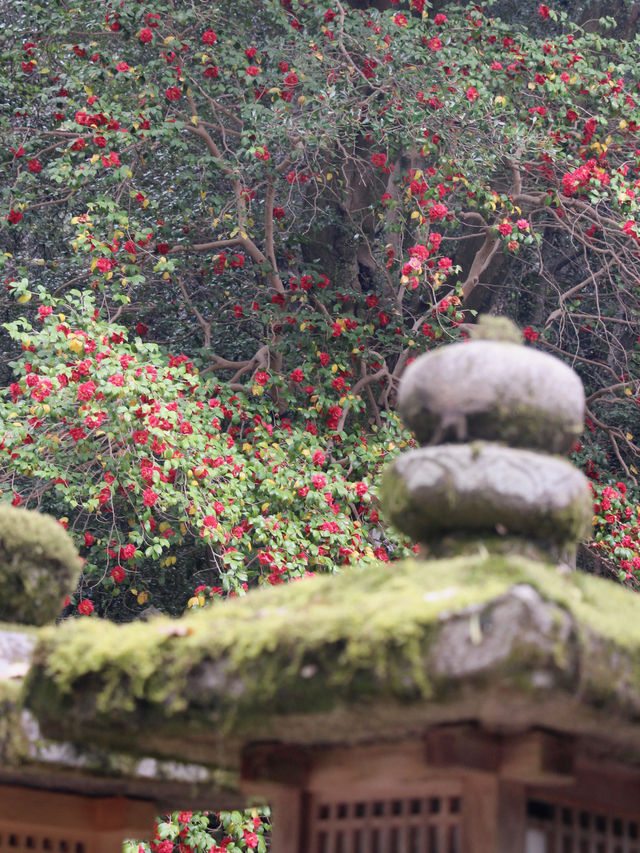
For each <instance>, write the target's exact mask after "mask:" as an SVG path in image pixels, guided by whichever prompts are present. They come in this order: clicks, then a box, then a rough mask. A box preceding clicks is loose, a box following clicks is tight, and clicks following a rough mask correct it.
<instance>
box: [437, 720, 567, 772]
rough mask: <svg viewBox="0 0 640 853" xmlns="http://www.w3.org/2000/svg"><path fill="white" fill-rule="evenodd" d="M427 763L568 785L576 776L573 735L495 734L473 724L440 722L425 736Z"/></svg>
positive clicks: (438, 766)
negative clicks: (447, 724) (440, 723)
mask: <svg viewBox="0 0 640 853" xmlns="http://www.w3.org/2000/svg"><path fill="white" fill-rule="evenodd" d="M424 743H425V760H426V763H427V764H428V765H429V766H431V767H435V768H439V769H442V770H444V769H448V770H456V769H459V770H465V769H466V770H478V771H482V772H485V773H495V774H496V775H498V776H500V778H503V779H510V780H512V781H518V782H523V783H524V782H527V783H529V784H545V785H568V784H571V782H572V781H573V779H574V763H575V761H574V754H575V742H574V739H573V738H572V737H570V736H567V735H565V734H563V735H557V734H554V733H552V732H545V731H541V730H534V731H530V732H526V733H524V734H516V735H508V734H492V733H490V732H486V731H484V730H483V729H480V728H478V727H477V726H474V725H454V726H437V727H435V728H433V729H429V730H428V731H427V732H426V734H425V736H424Z"/></svg>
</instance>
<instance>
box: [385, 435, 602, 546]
mask: <svg viewBox="0 0 640 853" xmlns="http://www.w3.org/2000/svg"><path fill="white" fill-rule="evenodd" d="M382 500H383V505H384V508H385V511H386V514H387V517H389V518H390V520H391V521H392V522H393V524H394V525H395V526H396V527H397V528H398V529H399V530H401V531H402V532H403V533H406V534H407V535H408V536H410V537H411V538H413V539H415V540H417V541H419V542H430V541H431V540H433V539H435V538H437V537H439V536H442V535H444V534H446V533H449V532H455V533H456V534H463V533H465V532H469V531H480V530H484V531H489V530H494V531H495V530H496V529H498V530H499V532H501V533H510V534H517V535H519V536H526V537H529V538H530V539H532V540H537V541H541V542H551V543H557V544H563V543H570V542H573V543H575V541H576V540H577V539H579V538H580V537H581V536H582V535H584V533H585V532H586V530H587V529H588V525H589V524H590V521H591V516H592V498H591V493H590V490H589V486H588V483H587V480H586V478H585V477H584V475H583V474H582V473H581V472H580V471H578V470H577V469H576V468H574V467H573V466H572V465H571V464H570V463H569V462H567V461H565V460H564V459H559V458H557V457H553V456H546V455H544V454H541V453H536V452H533V451H530V450H521V449H516V448H509V447H503V446H502V445H499V444H494V443H491V442H481V441H478V442H473V443H471V444H446V445H440V446H438V447H424V448H421V449H419V450H412V451H409V452H407V453H403V454H402V456H400V457H398V458H397V459H396V460H395V462H394V463H393V464H392V465H391V466H390V467H389V468H387V470H386V472H385V474H384V478H383V485H382Z"/></svg>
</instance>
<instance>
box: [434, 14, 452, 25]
mask: <svg viewBox="0 0 640 853" xmlns="http://www.w3.org/2000/svg"><path fill="white" fill-rule="evenodd" d="M447 21H448V18H447V16H446V15H443V14H439V15H436V16H435V18H434V19H433V23H434V24H435V25H436V26H437V27H439V26H441V25H442V24H446V23H447Z"/></svg>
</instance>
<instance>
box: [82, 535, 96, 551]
mask: <svg viewBox="0 0 640 853" xmlns="http://www.w3.org/2000/svg"><path fill="white" fill-rule="evenodd" d="M95 541H96V540H95V537H94V535H93V534H92V533H85V534H84V547H85V548H90V547H91V546H92V545H93V543H94V542H95Z"/></svg>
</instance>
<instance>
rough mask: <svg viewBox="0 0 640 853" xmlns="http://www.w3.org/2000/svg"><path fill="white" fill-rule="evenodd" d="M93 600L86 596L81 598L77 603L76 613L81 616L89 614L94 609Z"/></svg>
mask: <svg viewBox="0 0 640 853" xmlns="http://www.w3.org/2000/svg"><path fill="white" fill-rule="evenodd" d="M94 609H95V608H94V606H93V602H92V601H89V599H88V598H83V599H82V601H81V602H80V604H79V605H78V613H80V615H81V616H89V615H91V613H93V611H94Z"/></svg>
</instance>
